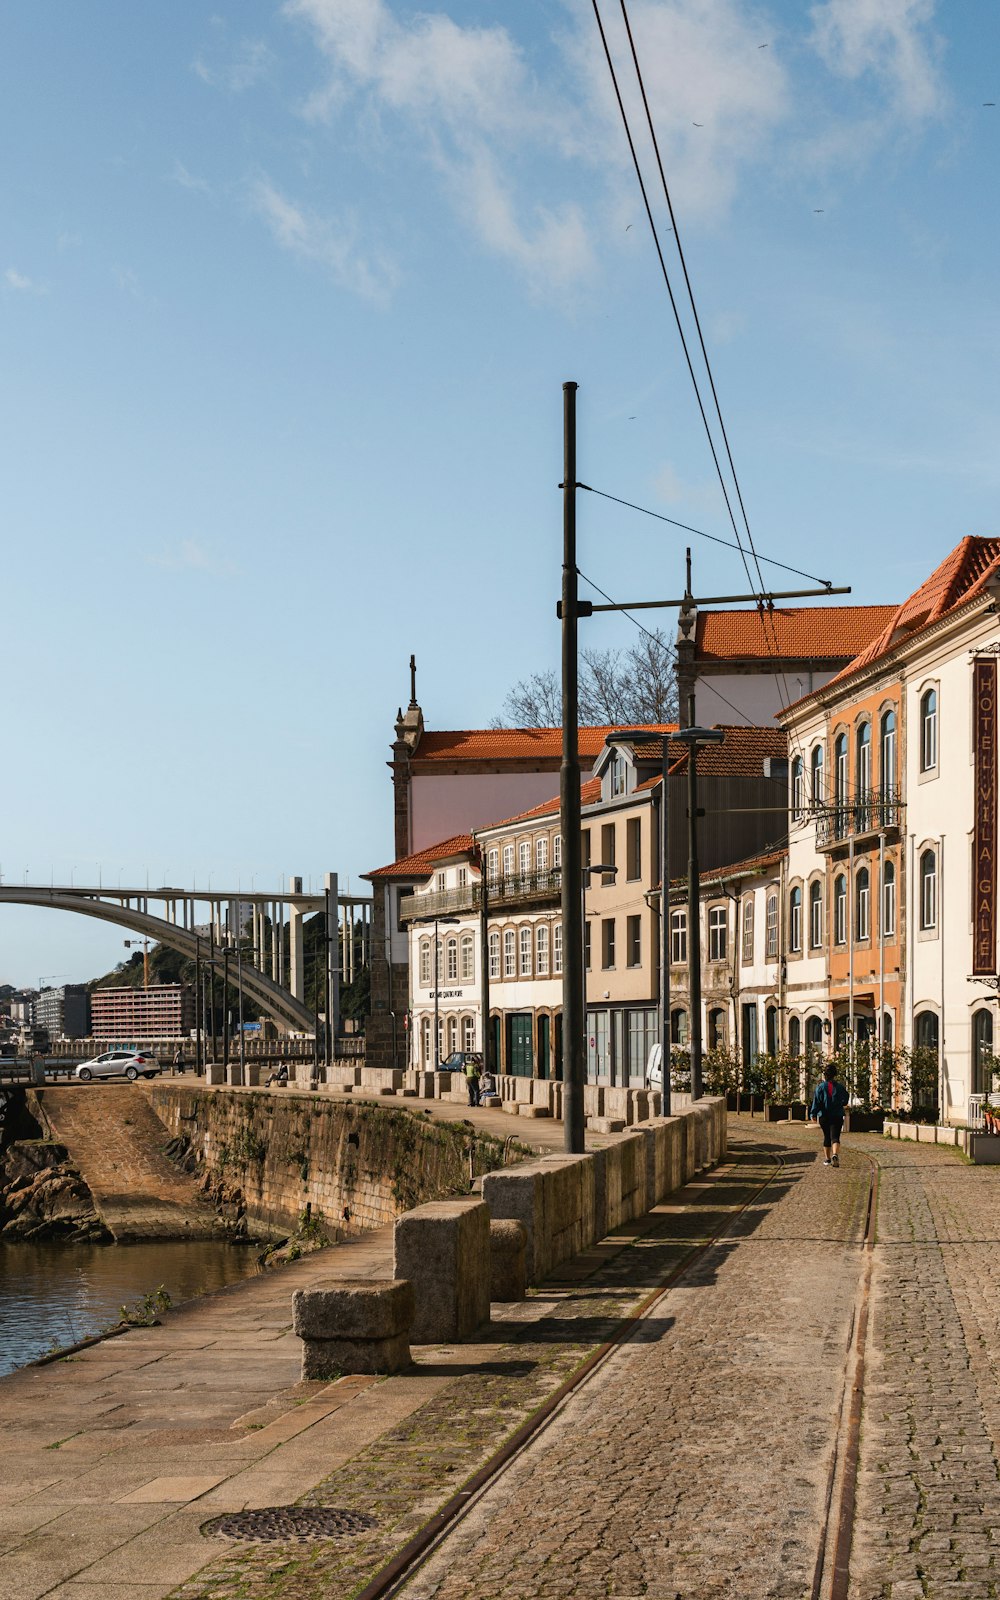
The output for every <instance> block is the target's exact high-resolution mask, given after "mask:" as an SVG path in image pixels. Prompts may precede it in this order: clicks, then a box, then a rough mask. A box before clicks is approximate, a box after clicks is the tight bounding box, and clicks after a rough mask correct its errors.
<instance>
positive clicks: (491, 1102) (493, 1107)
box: [479, 1094, 503, 1111]
mask: <svg viewBox="0 0 1000 1600" xmlns="http://www.w3.org/2000/svg"><path fill="white" fill-rule="evenodd" d="M479 1104H480V1105H481V1106H483V1107H484V1108H485V1109H486V1110H487V1111H499V1109H500V1107H501V1105H502V1104H503V1101H502V1100H501V1099H500V1096H499V1095H498V1094H484V1095H480V1098H479Z"/></svg>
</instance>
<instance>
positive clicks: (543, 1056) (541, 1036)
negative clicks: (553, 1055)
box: [538, 1016, 549, 1078]
mask: <svg viewBox="0 0 1000 1600" xmlns="http://www.w3.org/2000/svg"><path fill="white" fill-rule="evenodd" d="M548 1075H549V1019H548V1017H545V1016H542V1017H539V1019H538V1076H539V1077H540V1078H547V1077H548Z"/></svg>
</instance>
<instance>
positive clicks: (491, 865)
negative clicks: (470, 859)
mask: <svg viewBox="0 0 1000 1600" xmlns="http://www.w3.org/2000/svg"><path fill="white" fill-rule="evenodd" d="M486 876H487V878H488V880H489V882H490V883H496V881H497V879H498V878H499V876H500V852H499V850H498V849H497V848H496V846H495V845H494V846H493V848H492V850H487V852H486Z"/></svg>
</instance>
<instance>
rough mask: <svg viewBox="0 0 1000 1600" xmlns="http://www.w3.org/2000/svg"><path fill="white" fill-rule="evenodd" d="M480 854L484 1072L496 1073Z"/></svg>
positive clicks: (487, 916)
mask: <svg viewBox="0 0 1000 1600" xmlns="http://www.w3.org/2000/svg"><path fill="white" fill-rule="evenodd" d="M476 849H477V850H478V852H479V1009H480V1012H481V1013H482V1018H483V1023H482V1030H481V1031H482V1047H483V1071H484V1072H494V1073H495V1072H496V1070H497V1067H496V1063H495V1062H494V1061H493V1059H492V1057H493V1029H492V1028H491V1027H490V908H489V891H488V889H487V885H486V852H485V851H484V850H483V848H482V847H481V845H480V844H479V843H478V841H477V844H476Z"/></svg>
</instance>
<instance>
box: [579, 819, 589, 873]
mask: <svg viewBox="0 0 1000 1600" xmlns="http://www.w3.org/2000/svg"><path fill="white" fill-rule="evenodd" d="M580 865H581V867H589V866H590V829H589V828H581V830H580Z"/></svg>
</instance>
